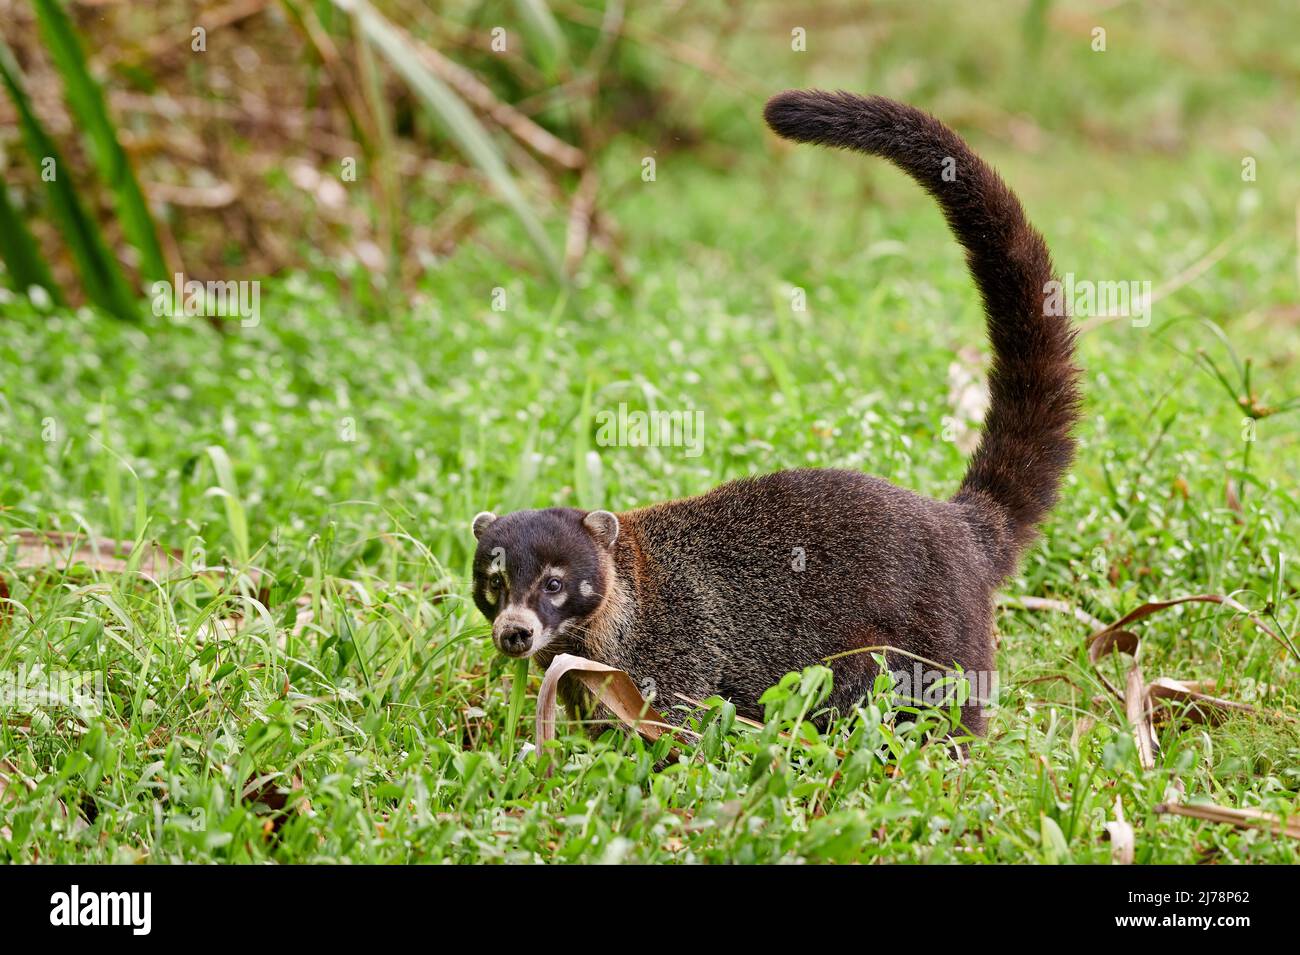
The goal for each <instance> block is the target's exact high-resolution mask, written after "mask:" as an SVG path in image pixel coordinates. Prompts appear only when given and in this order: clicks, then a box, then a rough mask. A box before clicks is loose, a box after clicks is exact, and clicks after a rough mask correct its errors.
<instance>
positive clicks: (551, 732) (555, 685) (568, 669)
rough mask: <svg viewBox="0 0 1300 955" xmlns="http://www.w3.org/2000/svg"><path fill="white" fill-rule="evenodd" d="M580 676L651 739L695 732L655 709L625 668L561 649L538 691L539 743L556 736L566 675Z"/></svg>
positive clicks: (623, 719) (616, 712)
mask: <svg viewBox="0 0 1300 955" xmlns="http://www.w3.org/2000/svg"><path fill="white" fill-rule="evenodd" d="M566 677H567V678H569V679H574V680H579V681H580V682H581V683H582V685H583V686H584V687H586V688H587V691H588V692H589V693H591V695H592V696H594V697H595V698H596V699H597V700H599V701H600V702H601V703H602V704H604V706H605V708H606V709H608V710H609V711H610V712H611V713H612V714H614V716H616V717H618V719H619V721H620V722H622V724H623V725H624V726H626V727H628V728H629V729H632V730H635V731H636V732H637V733H639V734H640V735H641V736H642V737H643V738H644V739H645V740H647V741H648V742H651V743H653V742H655V741H656V740H658V739H659V737H661V736H663V735H664V734H665V733H668V732H676V733H681V734H685V735H689V736H692V737H693V736H694V735H695V734H693V733H689V731H686V730H682V729H680V728H679V727H676V726H673V725H672V724H671V723H669V722H667V721H666V720H665V719H664V718H663V716H662V715H661V714H660V713H659V712H658V711H657V710H655V709H654V707H652V706H651V705H650V704H649V703H648V702H646V699H645V697H643V696H642V695H641V691H640V690H638V689H637V686H636V683H635V682H633V680H632V678H631V677H630V676H628V674H627V672H626V671H624V670H619V669H617V668H615V667H611V666H606V665H605V664H603V663H597V662H596V661H595V660H588V659H587V658H586V657H580V656H575V655H573V654H571V653H561V654H559V655H558V656H556V658H555V659H554V660H552V661H551V665H550V666H549V667H547V668H546V675H545V676H544V677H542V686H541V689H540V690H538V691H537V731H536V735H537V746H538V748H539V749H540V748H541V747H542V745H543V744H544V743H546V742H547V741H548V740H553V739H555V710H556V705H557V701H556V697H557V693H558V691H559V687H560V681H561V680H562V679H564V678H566Z"/></svg>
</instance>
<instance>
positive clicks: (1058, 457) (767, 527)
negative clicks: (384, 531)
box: [474, 91, 1080, 733]
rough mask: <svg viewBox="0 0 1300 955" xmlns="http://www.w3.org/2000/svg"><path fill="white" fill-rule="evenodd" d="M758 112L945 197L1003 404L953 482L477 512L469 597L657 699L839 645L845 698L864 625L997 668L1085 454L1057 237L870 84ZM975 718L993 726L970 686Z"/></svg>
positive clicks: (950, 659) (996, 403)
mask: <svg viewBox="0 0 1300 955" xmlns="http://www.w3.org/2000/svg"><path fill="white" fill-rule="evenodd" d="M765 115H766V119H767V122H768V125H769V126H771V127H772V129H773V130H775V131H776V132H777V133H779V134H780V135H782V136H784V137H786V138H788V139H793V140H798V141H800V142H810V143H818V144H821V145H827V146H836V147H841V148H846V149H852V150H857V151H859V152H865V153H869V154H871V155H875V156H881V157H883V158H885V159H888V160H890V161H891V162H893V163H894V164H895V165H897V166H899V167H900V168H901V169H903V171H905V172H906V173H908V174H909V175H910V176H911V177H912V178H913V179H915V180H916V181H917V182H919V183H920V184H921V185H922V186H923V187H924V188H925V189H926V191H927V192H929V193H930V195H931V196H933V197H934V198H935V199H936V200H937V201H938V203H939V205H940V207H941V208H942V210H943V213H944V216H945V218H946V219H947V221H948V225H949V227H950V228H951V229H952V232H953V233H954V235H955V236H956V238H957V241H958V242H959V243H960V244H961V245H962V247H963V248H964V249H965V250H966V259H967V263H968V266H969V268H970V272H971V275H972V276H973V278H974V279H975V284H976V286H977V288H978V289H979V292H980V296H981V298H982V299H983V304H984V311H985V314H986V317H987V323H988V335H989V340H990V342H991V343H992V346H993V365H992V370H991V372H990V378H989V390H990V397H991V406H990V409H989V412H988V416H987V418H986V420H985V423H984V432H983V436H982V438H981V441H980V444H979V446H978V448H977V449H976V451H975V454H974V455H973V457H972V458H971V462H970V466H969V469H968V470H967V473H966V476H965V478H964V479H963V481H962V484H961V487H960V488H959V490H958V491H957V493H956V495H955V496H954V497H953V498H952V499H951V500H950V501H942V502H941V501H933V500H930V499H928V498H924V497H921V496H920V495H917V494H915V493H913V492H911V491H907V490H903V489H900V488H897V487H894V486H893V485H891V484H889V483H887V482H885V481H882V480H880V479H878V478H873V477H869V476H866V475H863V474H859V473H857V472H852V471H843V470H828V469H826V470H823V469H807V470H795V471H782V472H778V473H776V474H769V475H766V476H763V477H757V478H748V479H744V480H740V481H734V482H731V483H728V484H724V485H722V486H721V487H719V488H716V489H715V490H713V491H710V492H709V493H707V494H703V495H700V496H698V497H693V498H687V499H684V500H678V501H669V502H667V503H664V504H656V505H653V506H650V507H646V508H641V509H638V510H634V511H627V512H624V513H621V514H618V515H615V514H611V513H610V512H608V511H590V512H588V511H582V510H578V509H573V508H551V509H547V510H542V511H519V512H516V513H513V514H507V515H505V516H503V517H500V518H498V517H496V516H495V515H493V514H491V513H488V512H484V513H482V514H480V515H478V516H477V517H476V518H475V519H474V533H475V536H476V537H477V538H478V548H477V551H476V554H475V559H474V598H475V601H476V603H477V605H478V607H479V608H480V610H482V611H483V613H484V614H485V615H486V616H487V617H488V618H489V619H490V620H492V621H493V631H492V634H493V640H494V642H495V643H496V645H497V647H498V648H499V649H500V650H501V651H502V652H504V653H507V654H509V655H512V656H533V657H535V658H536V659H537V660H538V662H539V663H540V664H541V665H542V666H543V667H545V666H547V665H549V663H550V660H551V659H552V658H553V657H554V656H555V654H557V653H560V652H567V653H578V654H581V655H583V656H587V657H591V658H593V659H596V660H599V661H601V662H603V663H606V664H609V665H611V666H616V667H619V668H621V669H624V670H627V671H628V672H629V673H630V674H631V675H632V676H633V678H634V679H636V680H637V681H638V682H639V683H640V684H641V685H642V686H643V687H644V688H646V689H649V690H652V691H653V693H654V695H655V699H656V700H657V705H658V707H659V709H660V710H661V711H663V712H665V713H668V712H669V710H670V708H671V707H673V706H675V705H677V704H679V703H681V702H682V698H683V697H685V698H689V699H693V700H701V699H704V698H705V697H707V696H711V695H714V694H718V695H721V696H723V697H726V698H728V699H730V700H731V701H732V702H733V703H734V704H735V705H736V708H737V709H738V711H739V712H741V713H742V714H745V715H747V716H751V717H757V716H761V707H760V706H759V705H758V698H759V696H760V695H761V694H762V692H763V691H764V690H765V689H766V688H767V687H769V686H771V685H773V684H774V683H776V682H777V681H778V680H780V678H781V677H782V676H783V675H784V674H785V673H787V672H789V671H791V670H799V669H802V668H803V667H806V666H808V665H810V664H813V663H818V662H823V661H828V660H829V661H830V666H831V669H832V671H833V672H834V678H835V689H834V691H833V693H832V696H831V700H830V703H831V705H832V706H833V707H836V708H838V709H839V710H840V711H845V710H847V709H848V708H849V707H850V706H852V705H853V704H854V703H855V702H856V701H857V700H859V699H860V698H861V697H862V696H863V695H864V694H865V693H866V692H867V690H868V689H869V688H870V686H871V682H872V680H873V679H874V677H875V673H876V665H875V663H874V662H873V660H872V654H871V653H870V652H856V653H855V652H854V651H862V650H863V649H864V648H868V647H884V646H888V647H891V648H894V649H895V650H898V651H902V653H892V652H891V653H889V654H887V660H888V664H889V667H890V669H891V670H895V671H900V670H901V671H904V672H907V673H919V672H920V671H919V669H914V663H917V662H919V661H918V658H921V659H923V660H925V661H932V662H933V663H934V664H938V665H939V666H940V667H942V668H955V666H954V665H956V666H960V667H961V669H962V670H963V671H965V672H966V673H968V674H976V673H977V674H991V673H992V671H993V594H994V591H995V589H996V588H997V587H998V586H999V584H1001V582H1002V581H1003V580H1005V579H1006V577H1007V576H1008V575H1009V574H1011V573H1012V572H1013V571H1014V569H1015V567H1016V564H1017V561H1018V559H1019V557H1020V555H1021V553H1022V552H1023V551H1024V549H1025V548H1026V547H1027V546H1028V545H1029V543H1031V542H1032V541H1033V539H1034V537H1035V535H1036V533H1037V527H1038V524H1039V523H1040V522H1041V521H1042V520H1043V518H1044V517H1045V516H1046V514H1047V512H1048V511H1049V510H1050V509H1051V507H1052V506H1053V504H1055V502H1056V499H1057V495H1058V491H1059V487H1060V482H1061V477H1062V475H1063V473H1064V472H1065V470H1066V468H1067V467H1068V466H1069V464H1070V461H1071V459H1072V457H1073V454H1074V441H1073V439H1072V438H1071V436H1070V432H1071V429H1072V428H1073V426H1074V424H1075V422H1076V421H1077V419H1078V416H1079V400H1080V399H1079V391H1078V378H1079V372H1078V369H1077V368H1076V367H1075V366H1074V364H1073V355H1074V333H1073V331H1072V329H1071V326H1070V321H1069V319H1068V317H1066V316H1064V315H1055V314H1050V310H1049V309H1047V308H1046V307H1045V301H1046V298H1047V287H1048V283H1049V282H1050V281H1051V280H1052V278H1053V273H1052V265H1051V259H1050V257H1049V255H1048V252H1047V247H1046V245H1045V244H1044V242H1043V239H1042V236H1040V235H1039V234H1038V233H1037V232H1036V231H1035V230H1034V228H1033V227H1032V226H1031V225H1030V224H1029V223H1028V222H1027V221H1026V219H1025V215H1024V211H1023V210H1022V209H1021V206H1020V203H1019V201H1018V200H1017V199H1016V197H1015V195H1014V194H1012V192H1011V191H1010V189H1008V188H1007V187H1006V185H1005V184H1004V183H1003V182H1002V180H1001V179H999V178H998V176H997V174H996V173H995V172H993V170H992V169H990V168H989V167H988V166H987V165H985V164H984V162H983V161H982V160H980V159H979V157H977V156H976V155H975V154H974V153H973V152H971V150H970V148H969V147H968V146H967V145H966V144H965V142H963V141H962V139H961V138H960V137H959V136H958V135H957V134H956V133H954V132H953V131H952V130H950V129H948V128H947V127H946V126H944V125H943V124H942V123H940V122H939V121H938V120H936V119H934V118H933V117H932V116H929V115H927V114H925V113H923V112H921V111H920V110H917V109H914V108H912V107H910V106H905V105H903V104H901V103H896V102H893V101H892V100H888V99H884V98H882V97H879V96H872V97H862V96H856V95H853V94H850V93H842V92H841V93H825V92H817V91H809V92H802V91H791V92H786V93H781V94H779V95H778V96H776V97H774V98H773V99H772V100H771V101H770V102H768V104H767V109H766V112H765ZM925 667H926V669H927V670H931V665H930V664H925ZM935 675H936V674H934V673H933V672H931V673H930V674H929V675H927V679H933V678H934V676H935ZM980 685H981V684H976V688H977V691H978V689H979V686H980ZM923 689H924V687H921V686H917V687H914V692H913V694H912V695H913V696H915V697H917V698H920V697H922V692H921V691H922V690H923ZM976 695H977V696H978V692H977V694H976ZM566 702H567V703H569V705H570V708H571V709H581V708H582V707H583V705H584V700H582V699H581V698H575V699H570V700H568V701H566ZM963 722H964V723H965V726H966V727H967V728H968V729H969V730H971V731H973V732H976V733H982V732H983V730H984V722H985V719H984V715H983V712H982V707H981V706H980V704H979V701H978V700H974V701H972V703H971V704H970V705H968V706H966V707H965V708H964V710H963Z"/></svg>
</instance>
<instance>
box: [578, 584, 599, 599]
mask: <svg viewBox="0 0 1300 955" xmlns="http://www.w3.org/2000/svg"><path fill="white" fill-rule="evenodd" d="M578 590H580V591H581V592H582V595H583V596H584V597H590V596H591V595H592V594H594V593H595V592H596V590H595V588H593V587H592V586H591V581H589V580H584V581H583V582H582V583H580V584H578Z"/></svg>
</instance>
